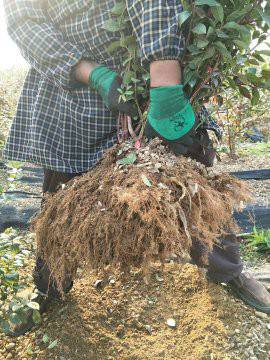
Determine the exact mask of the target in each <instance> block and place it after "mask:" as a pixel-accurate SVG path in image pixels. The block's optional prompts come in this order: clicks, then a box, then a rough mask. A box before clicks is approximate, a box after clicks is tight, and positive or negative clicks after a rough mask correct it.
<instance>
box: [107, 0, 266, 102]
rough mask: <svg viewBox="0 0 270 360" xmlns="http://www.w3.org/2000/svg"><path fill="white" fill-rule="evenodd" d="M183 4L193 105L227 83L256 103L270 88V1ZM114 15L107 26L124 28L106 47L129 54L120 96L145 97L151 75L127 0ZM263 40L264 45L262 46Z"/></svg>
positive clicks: (185, 63)
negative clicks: (142, 61)
mask: <svg viewBox="0 0 270 360" xmlns="http://www.w3.org/2000/svg"><path fill="white" fill-rule="evenodd" d="M182 5H183V12H181V13H180V14H179V17H178V22H179V27H180V29H181V30H182V33H183V34H184V36H183V38H184V40H183V52H182V54H181V56H180V58H179V61H180V63H181V65H182V70H183V84H184V87H185V92H186V94H187V95H188V96H189V97H190V99H191V101H192V103H193V105H194V107H195V108H196V107H199V106H201V105H202V104H203V103H205V102H207V101H208V100H209V98H210V97H212V96H213V95H219V94H222V93H223V91H224V90H226V89H228V88H231V89H234V90H236V91H237V92H239V93H240V94H241V95H242V96H243V97H245V98H248V99H249V100H250V101H251V102H252V104H254V105H255V104H257V103H258V102H259V99H260V92H261V90H263V91H265V90H269V89H270V67H269V64H268V65H267V57H268V56H270V49H268V48H267V46H268V47H270V45H269V43H267V38H268V37H269V26H270V3H269V2H268V1H263V0H219V1H216V0H195V1H194V0H190V1H187V0H182ZM111 15H112V16H111V17H110V19H109V20H108V21H107V22H106V23H105V24H104V28H105V29H106V30H108V31H112V32H114V31H120V32H121V38H120V39H119V40H118V41H115V42H113V43H112V44H111V45H110V47H109V49H108V50H109V51H110V52H112V53H113V52H114V51H121V52H123V53H124V54H125V55H124V57H125V61H124V64H123V65H124V69H123V79H124V87H123V88H122V89H121V90H119V91H120V92H121V95H122V99H123V100H130V99H135V100H136V101H138V97H139V98H144V99H145V100H147V97H148V91H147V90H148V87H149V74H148V71H147V70H146V69H145V68H143V67H142V66H141V63H140V54H139V52H140V50H139V49H138V46H137V43H136V39H135V36H134V34H133V31H132V27H131V24H130V22H129V19H128V14H127V10H126V5H125V1H124V0H121V1H118V2H117V3H116V5H115V6H114V8H113V9H112V10H111ZM262 43H265V44H266V45H265V46H266V48H265V47H264V48H263V49H261V47H260V45H261V44H262ZM268 60H269V58H268ZM146 103H147V101H146Z"/></svg>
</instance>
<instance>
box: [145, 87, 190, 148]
mask: <svg viewBox="0 0 270 360" xmlns="http://www.w3.org/2000/svg"><path fill="white" fill-rule="evenodd" d="M196 127H197V121H196V117H195V114H194V111H193V109H192V106H191V104H190V102H189V100H188V99H187V97H186V95H185V94H184V91H183V86H182V85H174V86H164V87H158V88H153V89H151V90H150V110H149V114H148V119H147V122H146V128H145V135H146V137H147V138H148V139H152V138H155V137H159V138H160V139H162V140H163V141H164V143H165V144H167V145H168V146H169V148H170V149H171V150H172V151H173V152H174V153H175V154H176V155H186V154H187V153H188V149H189V148H190V146H192V144H193V136H195V134H196Z"/></svg>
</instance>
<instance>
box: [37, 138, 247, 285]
mask: <svg viewBox="0 0 270 360" xmlns="http://www.w3.org/2000/svg"><path fill="white" fill-rule="evenodd" d="M244 198H245V196H244V193H243V185H242V183H241V182H240V181H238V180H236V179H233V178H232V177H230V176H228V175H226V174H224V175H222V176H211V175H210V174H208V173H207V171H206V169H205V168H204V167H203V166H200V165H199V164H198V163H196V162H194V161H190V160H188V159H185V158H183V157H176V156H174V155H172V154H171V153H168V152H167V150H166V148H165V147H164V146H162V145H161V144H160V142H159V141H152V142H151V143H150V144H148V145H147V146H143V147H142V148H141V149H139V150H137V151H134V148H132V146H131V144H124V145H122V146H117V147H115V148H113V149H112V150H110V151H109V152H108V153H107V155H106V156H105V158H104V160H103V161H102V162H101V163H100V164H99V165H98V166H97V167H96V168H94V169H93V170H91V171H89V172H88V173H87V174H85V175H83V176H82V177H80V178H77V179H76V180H75V181H74V182H73V183H71V184H70V185H69V186H67V187H66V188H65V189H63V190H60V191H59V192H58V193H57V194H56V195H54V196H53V197H51V198H49V199H48V201H47V203H46V206H45V207H44V209H43V211H42V212H41V214H40V215H39V217H38V218H37V219H36V221H35V231H36V235H37V245H38V251H39V252H40V253H41V255H42V256H43V257H44V258H45V260H46V262H47V263H48V265H49V267H50V269H51V271H52V273H53V275H54V277H55V279H56V280H57V282H58V284H61V279H63V278H64V275H65V274H66V273H67V272H68V273H71V274H72V275H73V276H74V275H75V274H76V270H77V267H78V264H80V267H84V266H87V265H91V267H94V268H104V266H105V265H107V264H113V265H116V264H119V263H120V265H121V266H122V268H123V269H125V268H128V267H129V266H131V265H135V266H138V265H141V266H143V267H144V268H145V269H146V268H147V267H148V266H149V264H150V261H151V260H156V259H158V260H161V261H164V259H165V258H166V257H167V256H169V255H171V254H175V255H177V256H178V257H179V258H181V257H182V258H183V257H186V256H187V254H188V252H189V249H190V245H191V238H192V237H196V238H199V239H200V241H202V242H204V243H205V244H206V245H207V246H208V248H211V247H212V244H213V242H214V241H215V240H216V239H217V238H218V237H219V236H220V235H222V234H223V233H224V231H228V230H231V229H232V228H234V222H233V219H232V210H233V208H234V207H235V206H236V205H239V202H240V200H243V199H244ZM206 258H207V257H206ZM206 261H207V260H206V259H205V262H206Z"/></svg>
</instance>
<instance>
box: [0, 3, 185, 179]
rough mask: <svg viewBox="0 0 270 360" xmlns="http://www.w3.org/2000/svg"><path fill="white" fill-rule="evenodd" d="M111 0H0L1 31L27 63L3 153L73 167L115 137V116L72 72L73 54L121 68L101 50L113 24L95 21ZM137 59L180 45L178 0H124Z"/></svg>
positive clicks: (80, 168)
mask: <svg viewBox="0 0 270 360" xmlns="http://www.w3.org/2000/svg"><path fill="white" fill-rule="evenodd" d="M116 3H117V1H116V0H92V1H90V0H4V6H5V12H6V18H7V24H8V31H9V34H10V36H11V38H12V39H13V40H14V41H15V42H16V43H17V45H18V46H19V48H20V49H21V52H22V54H23V56H24V57H25V59H26V60H27V61H28V62H29V64H30V65H31V69H30V71H29V73H28V75H27V77H26V79H25V83H24V87H23V90H22V93H21V97H20V100H19V103H18V108H17V114H16V116H15V118H14V121H13V124H12V126H11V130H10V133H9V137H8V141H7V144H6V147H5V150H4V157H5V158H6V159H12V160H19V161H27V162H33V163H36V164H39V165H42V166H43V167H45V168H47V169H51V170H55V171H60V172H66V173H80V172H84V171H87V170H88V169H90V168H91V167H92V166H94V165H95V164H96V163H97V162H98V160H99V159H100V158H101V157H102V155H103V152H104V150H106V149H107V148H109V147H111V146H112V145H113V144H114V143H115V142H116V141H117V136H116V132H117V126H116V119H115V117H114V116H113V115H112V113H111V112H110V111H109V110H108V109H107V108H106V107H105V105H104V103H103V101H102V99H101V97H100V96H99V95H98V94H97V92H96V91H94V90H91V89H90V88H89V87H86V86H82V85H81V84H79V83H77V82H76V81H75V79H74V78H73V70H74V67H75V65H76V64H77V63H78V62H79V61H80V60H81V59H89V60H91V61H95V62H98V63H100V64H104V65H106V66H108V67H109V68H111V69H113V70H116V71H118V72H119V71H121V64H122V63H123V61H122V55H121V53H118V54H116V55H114V56H113V57H112V55H111V54H109V52H108V51H107V48H108V46H109V45H110V44H111V42H112V41H115V40H119V39H120V33H119V32H108V31H106V30H104V29H103V28H102V26H103V24H104V22H105V21H107V20H108V19H109V18H110V10H111V9H112V8H113V7H114V5H115V4H116ZM126 4H127V9H128V13H129V17H130V21H131V24H132V26H133V29H134V33H135V34H136V37H137V40H138V45H139V48H140V50H141V59H142V62H143V63H145V64H149V63H150V62H151V61H153V60H160V59H177V58H178V57H179V55H180V52H181V50H182V46H181V34H180V33H179V27H178V21H177V18H178V14H179V13H180V12H181V11H182V6H181V4H180V1H178V0H144V1H141V0H126Z"/></svg>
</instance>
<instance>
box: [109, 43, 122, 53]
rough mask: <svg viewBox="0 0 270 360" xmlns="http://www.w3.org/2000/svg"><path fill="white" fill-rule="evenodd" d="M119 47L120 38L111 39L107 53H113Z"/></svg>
mask: <svg viewBox="0 0 270 360" xmlns="http://www.w3.org/2000/svg"><path fill="white" fill-rule="evenodd" d="M119 47H121V42H120V40H117V41H113V42H112V43H111V44H110V45H109V46H108V48H107V50H108V52H109V53H113V52H114V51H115V50H116V49H118V48H119Z"/></svg>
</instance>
